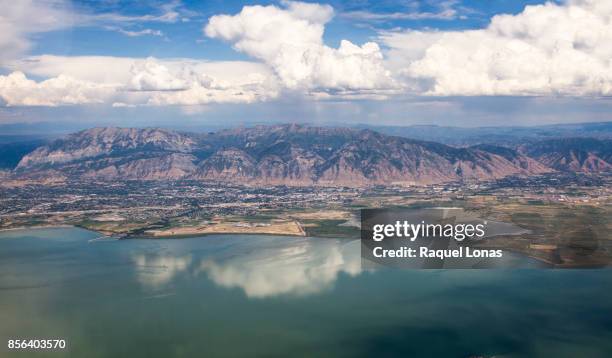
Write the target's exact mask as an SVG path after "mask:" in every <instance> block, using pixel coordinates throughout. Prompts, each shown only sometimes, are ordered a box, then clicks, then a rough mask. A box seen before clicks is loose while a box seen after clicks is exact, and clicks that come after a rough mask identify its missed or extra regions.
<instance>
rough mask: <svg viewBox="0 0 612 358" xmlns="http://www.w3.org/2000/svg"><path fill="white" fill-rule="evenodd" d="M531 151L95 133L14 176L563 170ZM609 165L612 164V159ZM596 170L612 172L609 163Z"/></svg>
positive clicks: (311, 133)
mask: <svg viewBox="0 0 612 358" xmlns="http://www.w3.org/2000/svg"><path fill="white" fill-rule="evenodd" d="M529 153H531V152H530V151H529V150H528V148H521V150H520V151H517V150H514V149H510V148H503V147H496V146H493V145H478V146H473V147H468V148H455V147H451V146H447V145H444V144H440V143H435V142H428V141H420V140H414V139H408V138H402V137H396V136H389V135H384V134H381V133H378V132H375V131H372V130H368V129H363V130H358V129H351V128H330V127H309V126H301V125H295V124H290V125H277V126H257V127H252V128H236V129H230V130H223V131H219V132H216V133H205V134H203V133H181V132H175V131H171V130H165V129H156V128H147V129H134V128H93V129H89V130H84V131H81V132H78V133H74V134H71V135H69V136H67V137H65V138H63V139H60V140H56V141H54V142H52V143H50V144H48V145H45V146H42V147H39V148H37V149H36V150H34V151H33V152H31V153H30V154H28V155H26V156H25V157H23V158H22V160H21V161H20V162H19V164H18V166H17V168H16V170H15V173H16V175H22V176H28V175H41V173H44V172H45V171H50V172H51V171H53V173H62V175H65V176H67V177H71V176H72V177H83V178H92V179H93V178H95V179H103V180H117V179H136V180H175V179H194V180H215V181H230V182H234V183H243V184H253V185H273V184H284V185H330V186H335V185H345V186H363V185H372V184H399V185H422V184H431V183H442V182H449V181H456V180H463V179H474V180H487V179H494V178H501V177H504V176H507V175H533V174H540V173H545V172H549V171H552V170H553V169H552V168H551V166H553V164H555V163H552V162H551V163H549V162H546V161H539V160H536V159H534V157H532V156H530V155H528V154H529ZM601 160H602V161H603V162H605V163H607V165H608V166H609V158H608V157H605V158H603V159H601ZM572 168H573V167H571V168H569V169H572ZM589 168H591V167H589ZM592 168H593V169H597V170H599V169H605V168H608V167H607V166H606V165H604V164H601V163H600V164H598V165H596V166H592Z"/></svg>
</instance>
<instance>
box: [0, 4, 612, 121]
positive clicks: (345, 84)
mask: <svg viewBox="0 0 612 358" xmlns="http://www.w3.org/2000/svg"><path fill="white" fill-rule="evenodd" d="M602 4H603V3H602V2H597V1H592V0H567V1H557V2H548V3H546V2H544V1H535V0H529V1H516V0H491V1H467V0H466V1H460V0H446V1H445V0H442V1H433V0H420V1H418V0H405V1H387V0H382V1H371V0H355V1H327V2H325V1H321V2H310V3H303V2H290V1H280V2H278V1H260V2H256V3H251V2H250V3H249V4H248V5H247V4H245V3H244V2H239V1H217V0H212V1H171V2H162V1H159V2H157V1H120V0H107V1H68V0H45V1H24V2H14V3H12V4H9V6H8V10H6V11H5V12H6V13H7V14H8V15H6V16H4V17H2V18H0V30H1V29H5V31H0V32H2V33H3V34H2V35H0V123H20V122H30V123H31V122H57V123H60V122H61V123H77V124H78V125H82V126H90V125H106V124H112V125H121V126H130V125H134V126H143V125H164V126H172V125H176V126H190V125H194V126H198V125H204V126H205V125H210V126H218V125H234V124H249V123H273V122H294V121H295V122H307V123H317V124H322V123H332V124H338V125H342V124H357V123H369V124H374V123H376V124H392V125H408V124H440V125H458V126H480V125H514V124H517V125H529V124H545V123H567V122H585V121H608V120H610V117H609V115H608V113H610V109H612V108H611V107H612V106H611V105H610V101H609V99H608V98H609V96H610V95H611V94H612V75H611V74H610V73H612V72H611V71H610V70H611V68H610V66H612V65H611V64H610V61H607V60H609V59H610V58H612V57H610V56H612V49H610V45H608V43H610V42H612V24H611V23H610V21H611V20H610V18H612V17H611V16H610V15H611V12H612V7H610V6H606V5H605V4H603V5H602ZM606 33H607V35H606ZM602 34H603V35H602ZM608 37H609V38H608ZM608 40H609V41H608Z"/></svg>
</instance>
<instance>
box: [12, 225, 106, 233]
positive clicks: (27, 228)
mask: <svg viewBox="0 0 612 358" xmlns="http://www.w3.org/2000/svg"><path fill="white" fill-rule="evenodd" d="M77 227H78V228H80V229H83V228H81V227H79V226H75V225H68V224H58V225H34V226H17V227H11V228H4V229H0V233H1V232H10V231H18V230H42V229H61V228H64V229H67V228H77ZM85 230H88V229H85ZM89 231H94V232H97V231H95V230H89Z"/></svg>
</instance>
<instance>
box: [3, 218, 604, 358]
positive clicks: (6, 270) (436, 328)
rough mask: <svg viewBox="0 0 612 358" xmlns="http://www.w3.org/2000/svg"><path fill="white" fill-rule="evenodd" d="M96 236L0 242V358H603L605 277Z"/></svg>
mask: <svg viewBox="0 0 612 358" xmlns="http://www.w3.org/2000/svg"><path fill="white" fill-rule="evenodd" d="M97 236H98V235H97V234H96V233H92V232H89V231H85V230H80V229H71V228H64V229H44V230H43V229H41V230H23V231H12V232H3V233H0V339H1V340H2V345H3V348H2V349H0V356H1V357H13V356H14V357H32V356H39V355H40V356H49V357H62V356H71V357H88V358H89V357H191V356H197V357H209V356H230V357H231V356H235V357H241V356H266V357H293V356H307V357H312V356H329V357H345V356H346V357H353V356H376V357H385V356H404V357H406V356H410V357H436V356H440V357H471V356H485V357H490V356H496V357H610V356H612V275H611V273H612V272H611V271H610V270H529V269H524V270H429V271H427V270H393V269H380V270H377V271H362V269H361V265H360V255H359V243H358V242H349V241H341V240H329V239H305V238H293V237H279V236H229V235H226V236H207V237H202V238H193V239H180V240H122V241H106V240H93V241H92V239H95V238H96V237H97ZM9 338H63V339H65V340H66V341H67V345H68V348H67V349H66V350H65V351H63V352H61V351H60V352H58V351H56V352H44V353H38V354H36V353H33V352H14V351H13V352H8V351H7V349H6V340H7V339H9Z"/></svg>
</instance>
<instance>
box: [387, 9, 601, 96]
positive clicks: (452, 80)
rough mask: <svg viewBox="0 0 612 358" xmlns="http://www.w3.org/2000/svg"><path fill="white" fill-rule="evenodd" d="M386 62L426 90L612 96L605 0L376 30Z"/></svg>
mask: <svg viewBox="0 0 612 358" xmlns="http://www.w3.org/2000/svg"><path fill="white" fill-rule="evenodd" d="M381 39H382V40H383V41H384V42H385V44H386V45H387V46H389V47H390V50H389V52H388V57H389V58H388V65H389V66H391V67H393V68H394V70H395V71H394V72H395V73H397V74H399V75H401V76H404V78H405V79H406V80H407V81H409V82H412V83H413V85H415V86H417V91H419V92H420V93H422V92H424V93H426V94H431V95H439V96H450V95H461V96H470V95H510V96H514V95H570V96H585V95H586V96H593V95H594V96H609V95H612V3H611V2H609V1H597V0H572V1H569V2H567V3H565V4H555V3H546V4H543V5H534V6H527V7H526V8H525V9H524V11H523V12H521V13H519V14H517V15H497V16H495V17H493V18H492V20H491V23H490V24H489V26H488V27H486V28H484V29H480V30H467V31H426V32H418V31H404V32H393V33H385V34H382V36H381Z"/></svg>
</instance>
